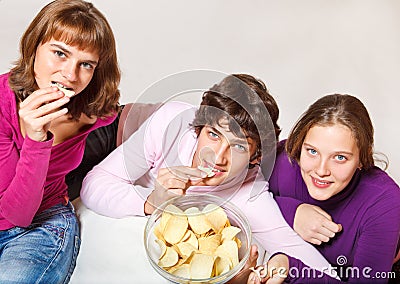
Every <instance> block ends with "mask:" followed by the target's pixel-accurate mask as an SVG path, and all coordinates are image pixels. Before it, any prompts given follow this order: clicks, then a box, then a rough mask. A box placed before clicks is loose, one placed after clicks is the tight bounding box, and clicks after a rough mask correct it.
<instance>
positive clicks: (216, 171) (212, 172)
mask: <svg viewBox="0 0 400 284" xmlns="http://www.w3.org/2000/svg"><path fill="white" fill-rule="evenodd" d="M197 168H198V169H199V170H200V171H203V172H205V173H206V174H207V177H209V178H210V177H213V176H215V175H221V174H222V172H223V171H221V170H219V169H216V168H215V167H213V166H211V165H208V164H205V165H204V166H203V165H200V166H198V167H197Z"/></svg>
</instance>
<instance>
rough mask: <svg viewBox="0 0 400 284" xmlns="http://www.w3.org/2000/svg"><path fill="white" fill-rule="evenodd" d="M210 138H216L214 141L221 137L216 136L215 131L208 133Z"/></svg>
mask: <svg viewBox="0 0 400 284" xmlns="http://www.w3.org/2000/svg"><path fill="white" fill-rule="evenodd" d="M208 136H210V137H211V138H214V139H216V138H218V137H219V136H218V134H216V133H215V132H213V131H208Z"/></svg>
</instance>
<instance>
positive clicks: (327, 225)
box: [322, 220, 342, 238]
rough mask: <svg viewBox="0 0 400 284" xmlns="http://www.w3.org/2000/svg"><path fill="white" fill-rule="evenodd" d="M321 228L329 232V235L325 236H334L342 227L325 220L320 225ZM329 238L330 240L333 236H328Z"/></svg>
mask: <svg viewBox="0 0 400 284" xmlns="http://www.w3.org/2000/svg"><path fill="white" fill-rule="evenodd" d="M322 226H323V228H325V229H326V230H328V231H330V232H331V233H330V234H326V235H327V236H329V235H332V234H335V233H338V232H340V231H341V230H342V228H341V227H342V225H340V224H336V223H335V222H333V221H328V220H325V221H324V222H323V223H322ZM330 237H331V238H332V237H333V236H330Z"/></svg>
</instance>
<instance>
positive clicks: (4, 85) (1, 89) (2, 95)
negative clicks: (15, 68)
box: [0, 73, 17, 119]
mask: <svg viewBox="0 0 400 284" xmlns="http://www.w3.org/2000/svg"><path fill="white" fill-rule="evenodd" d="M8 77H9V73H5V74H1V75H0V114H1V115H2V117H3V118H4V119H7V118H8V119H11V116H12V115H16V111H17V105H16V97H15V94H14V92H13V91H12V90H11V88H10V86H9V84H8Z"/></svg>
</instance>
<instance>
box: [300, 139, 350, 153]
mask: <svg viewBox="0 0 400 284" xmlns="http://www.w3.org/2000/svg"><path fill="white" fill-rule="evenodd" d="M303 145H304V146H308V147H311V148H317V147H315V146H313V145H311V144H308V143H306V142H304V143H303ZM333 153H334V154H336V155H337V154H346V155H349V156H354V154H353V153H352V152H348V151H344V150H341V151H334V152H333Z"/></svg>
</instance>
